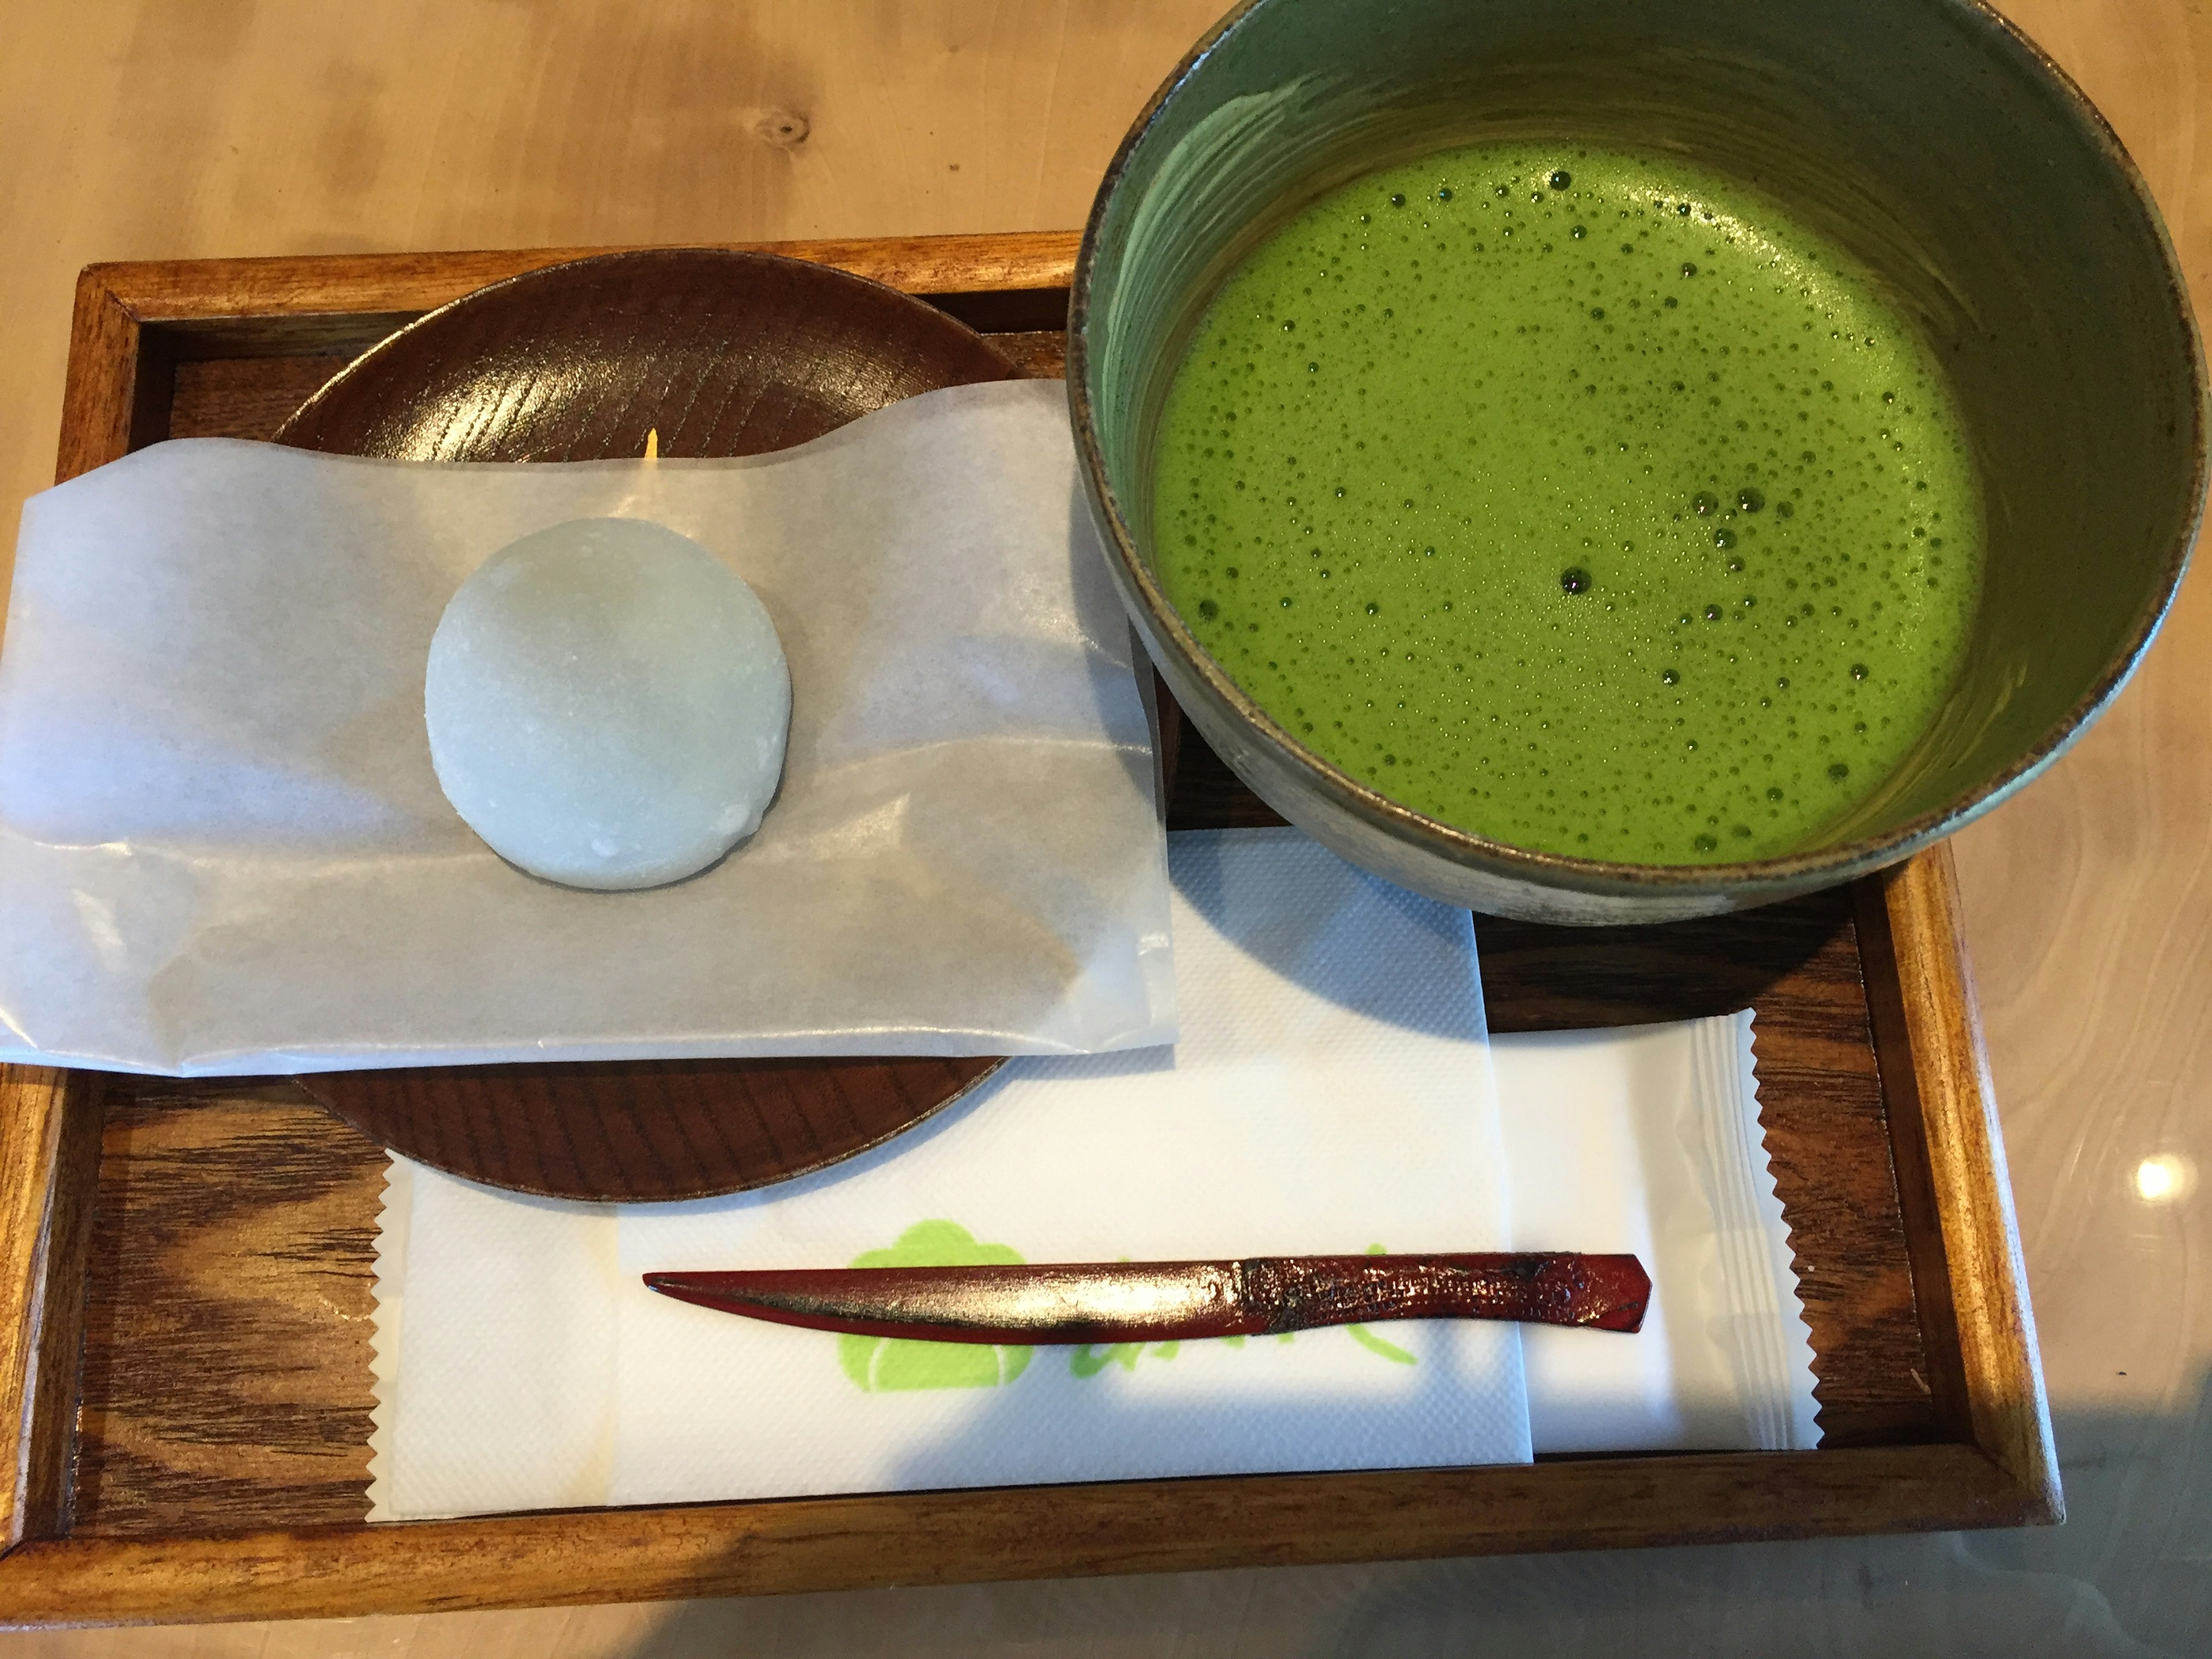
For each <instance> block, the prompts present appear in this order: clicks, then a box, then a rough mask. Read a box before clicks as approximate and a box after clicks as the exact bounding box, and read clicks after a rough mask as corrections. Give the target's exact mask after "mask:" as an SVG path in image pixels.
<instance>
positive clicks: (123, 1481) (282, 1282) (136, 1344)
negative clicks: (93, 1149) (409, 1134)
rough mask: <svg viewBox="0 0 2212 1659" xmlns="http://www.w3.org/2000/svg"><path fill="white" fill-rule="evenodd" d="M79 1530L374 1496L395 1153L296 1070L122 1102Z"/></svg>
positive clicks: (94, 1276) (155, 1087)
mask: <svg viewBox="0 0 2212 1659" xmlns="http://www.w3.org/2000/svg"><path fill="white" fill-rule="evenodd" d="M101 1151H102V1155H101V1158H100V1174H99V1183H100V1184H99V1200H98V1209H97V1212H96V1214H95V1218H94V1228H93V1244H92V1268H91V1272H90V1273H89V1275H88V1279H89V1294H88V1298H87V1305H86V1310H85V1321H84V1322H85V1349H84V1370H83V1380H82V1405H81V1409H80V1413H79V1416H78V1421H77V1431H78V1438H79V1449H78V1453H77V1461H76V1517H75V1530H76V1533H77V1534H80V1535H82V1534H87V1533H94V1532H100V1531H132V1532H137V1533H141V1534H147V1533H164V1532H198V1531H203V1530H206V1529H209V1528H212V1527H222V1526H229V1527H241V1526H251V1525H253V1524H255V1523H256V1522H255V1520H254V1513H253V1512H254V1510H255V1508H256V1506H257V1505H258V1504H267V1503H272V1502H273V1503H274V1504H276V1508H275V1509H274V1510H270V1511H269V1512H267V1518H268V1519H269V1520H271V1521H276V1520H281V1521H283V1522H288V1523H292V1524H312V1523H313V1522H318V1521H339V1520H346V1521H358V1520H360V1519H361V1518H362V1516H364V1515H366V1514H367V1512H368V1507H367V1502H366V1499H365V1498H364V1493H365V1492H366V1490H367V1483H368V1432H369V1421H368V1413H369V1409H370V1407H371V1406H372V1405H373V1404H374V1400H373V1398H372V1396H371V1394H370V1389H369V1370H368V1367H369V1348H368V1339H369V1314H370V1311H371V1307H372V1302H371V1297H370V1276H371V1273H372V1270H373V1267H374V1258H375V1244H376V1216H377V1210H378V1207H379V1206H380V1203H381V1201H382V1197H383V1191H384V1167H385V1158H384V1152H383V1149H382V1148H380V1146H377V1145H376V1144H375V1143H374V1141H371V1140H368V1139H366V1138H364V1137H363V1136H362V1135H360V1134H357V1133H355V1132H354V1131H353V1130H351V1129H349V1128H347V1127H345V1126H344V1125H343V1124H342V1123H339V1122H338V1121H337V1120H336V1119H334V1118H332V1117H331V1115H329V1114H328V1113H327V1112H325V1111H324V1110H323V1109H322V1108H320V1107H319V1106H318V1105H316V1104H315V1103H313V1101H311V1100H309V1099H307V1097H305V1096H304V1095H303V1094H301V1092H300V1091H298V1090H297V1089H296V1088H295V1087H293V1086H292V1085H288V1084H278V1085H260V1086H256V1085H254V1084H252V1082H251V1081H250V1080H234V1081H232V1082H230V1083H228V1084H226V1085H222V1086H221V1087H219V1088H213V1089H210V1088H204V1087H197V1086H193V1085H161V1084H156V1083H143V1082H142V1083H135V1084H132V1085H127V1087H125V1088H118V1090H117V1091H116V1092H115V1093H114V1094H113V1095H112V1096H111V1098H110V1100H109V1103H108V1109H107V1117H106V1134H105V1137H104V1142H103V1146H102V1149H101Z"/></svg>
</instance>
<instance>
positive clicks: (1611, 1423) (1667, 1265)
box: [1491, 1012, 1820, 1452]
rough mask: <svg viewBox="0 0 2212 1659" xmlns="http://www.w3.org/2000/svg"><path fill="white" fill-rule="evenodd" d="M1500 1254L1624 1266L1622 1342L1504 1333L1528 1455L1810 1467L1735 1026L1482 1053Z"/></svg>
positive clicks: (1761, 1160) (1547, 1332)
mask: <svg viewBox="0 0 2212 1659" xmlns="http://www.w3.org/2000/svg"><path fill="white" fill-rule="evenodd" d="M1491 1056H1492V1060H1493V1062H1494V1063H1495V1065H1496V1067H1497V1073H1498V1101H1499V1109H1500V1113H1501V1116H1502V1119H1503V1121H1504V1131H1505V1154H1506V1162H1507V1164H1508V1166H1509V1167H1510V1170H1511V1172H1512V1194H1513V1239H1514V1244H1515V1247H1516V1249H1523V1250H1567V1249H1574V1250H1626V1251H1631V1252H1632V1253H1634V1254H1635V1255H1637V1256H1638V1257H1640V1258H1641V1259H1642V1261H1643V1262H1644V1267H1645V1268H1646V1269H1647V1270H1648V1271H1649V1272H1650V1274H1651V1279H1652V1292H1651V1310H1650V1313H1649V1314H1648V1315H1647V1316H1645V1319H1644V1329H1643V1330H1642V1331H1641V1332H1640V1333H1638V1335H1637V1338H1636V1340H1634V1341H1632V1342H1587V1341H1577V1340H1576V1339H1577V1337H1579V1336H1581V1335H1582V1333H1581V1332H1578V1331H1561V1330H1554V1329H1547V1328H1545V1327H1542V1326H1537V1325H1532V1326H1529V1327H1528V1328H1525V1329H1524V1330H1523V1331H1522V1354H1523V1356H1524V1357H1525V1361H1526V1364H1527V1369H1528V1417H1529V1434H1530V1437H1531V1438H1532V1439H1533V1441H1534V1445H1535V1448H1536V1449H1537V1450H1538V1451H1540V1452H1595V1451H1630V1450H1635V1451H1658V1450H1668V1451H1809V1450H1811V1449H1813V1448H1814V1447H1815V1446H1817V1445H1819V1444H1820V1428H1819V1425H1817V1424H1816V1423H1815V1421H1814V1414H1815V1412H1816V1411H1817V1404H1816V1402H1815V1401H1814V1398H1813V1348H1812V1341H1811V1337H1810V1334H1809V1333H1808V1331H1807V1330H1806V1328H1805V1321H1804V1316H1803V1312H1802V1310H1801V1308H1800V1306H1799V1304H1798V1300H1797V1277H1796V1270H1795V1269H1794V1268H1793V1267H1792V1266H1791V1260H1790V1243H1789V1233H1788V1230H1787V1229H1786V1228H1785V1227H1784V1225H1783V1218H1782V1206H1781V1203H1780V1201H1779V1200H1778V1199H1777V1198H1776V1197H1775V1195H1774V1176H1773V1175H1772V1173H1771V1170H1769V1168H1768V1164H1767V1158H1766V1151H1765V1139H1764V1133H1763V1131H1762V1130H1761V1129H1760V1127H1759V1087H1758V1078H1757V1073H1755V1072H1754V1070H1753V1059H1752V1020H1751V1015H1750V1014H1749V1012H1744V1013H1740V1014H1733V1015H1729V1016H1724V1017H1723V1018H1717V1019H1692V1020H1683V1021H1680V1022H1678V1023H1675V1024H1667V1025H1631V1026H1624V1027H1621V1028H1620V1029H1618V1030H1609V1031H1545V1032H1536V1033H1519V1032H1516V1033H1515V1034H1514V1035H1512V1036H1501V1037H1496V1038H1493V1039H1492V1042H1491Z"/></svg>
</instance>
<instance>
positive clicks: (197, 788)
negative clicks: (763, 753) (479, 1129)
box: [0, 381, 1175, 1074]
mask: <svg viewBox="0 0 2212 1659" xmlns="http://www.w3.org/2000/svg"><path fill="white" fill-rule="evenodd" d="M598 515H614V516H635V517H645V518H651V519H654V520H659V521H660V522H662V523H665V524H667V525H669V526H672V527H674V528H675V529H678V530H679V531H682V532H684V533H685V534H686V535H689V536H690V537H692V538H694V539H695V540H697V541H699V542H701V543H702V544H705V545H706V546H707V547H708V548H709V549H711V550H714V552H716V553H717V554H719V555H720V556H722V557H724V558H725V559H726V560H727V561H728V562H730V564H731V565H732V567H733V568H736V569H737V571H738V574H741V575H743V576H744V578H745V579H746V580H748V581H749V582H750V584H751V585H752V586H753V588H754V590H755V591H756V592H757V593H758V594H759V595H760V596H761V598H762V599H763V601H764V602H765V603H766V605H767V606H768V608H769V613H770V614H771V615H772V616H773V617H774V618H775V623H776V627H777V629H778V630H779V632H780V633H781V636H782V641H783V646H784V649H785V651H786V653H787V655H788V657H789V659H790V663H791V672H792V679H793V723H792V731H791V741H790V748H789V751H788V761H787V767H786V770H785V774H784V780H783V786H782V792H781V795H780V797H779V798H778V800H777V803H776V805H775V806H774V807H773V808H771V810H770V811H769V815H768V817H767V820H766V822H765V823H764V824H763V827H762V829H761V831H760V833H759V834H758V835H757V836H756V837H755V838H754V839H753V840H752V841H751V842H749V843H747V844H746V845H745V846H744V847H742V848H739V849H738V852H737V853H736V854H733V855H732V857H730V858H729V859H727V860H725V861H724V862H723V863H722V864H720V866H716V867H715V868H714V869H712V870H709V871H708V872H704V873H702V874H701V875H699V876H697V877H696V878H692V879H691V880H690V881H687V882H684V883H680V884H677V885H675V886H672V887H666V888H661V889H658V890H653V891H651V892H644V893H627V894H606V893H585V892H577V891H574V890H568V889H564V888H560V887H555V886H552V885H550V884H546V883H544V882H540V881H537V880H534V879H532V878H529V877H526V876H525V875H523V874H521V873H520V872H518V871H516V870H513V869H512V868H510V867H509V866H507V865H505V864H503V863H502V862H501V860H499V859H498V858H497V857H496V856H495V854H492V853H491V851H490V850H489V848H486V847H485V846H484V845H483V843H482V842H479V841H477V838H476V837H475V836H473V835H472V834H471V832H470V831H469V830H468V829H467V828H466V827H465V825H464V824H463V823H461V821H460V819H459V817H457V816H456V815H455V814H454V812H453V810H452V808H451V807H450V806H448V805H447V802H446V799H445V797H444V796H443V795H442V794H441V793H440V791H439V788H438V784H437V780H436V778H435V775H434V774H433V773H432V771H431V768H430V760H429V750H428V741H427V739H426V738H425V736H424V733H423V726H422V673H423V665H424V660H425V658H426V655H427V653H428V647H429V642H430V636H431V633H432V631H433V629H435V627H436V625H437V622H438V618H439V616H440V614H441V611H442V610H443V608H444V606H445V604H446V602H447V599H448V598H449V597H450V596H451V595H452V593H453V590H454V588H455V587H456V586H458V585H459V583H460V581H461V580H462V578H463V577H465V575H467V574H468V573H469V572H470V571H471V570H472V569H473V568H475V567H476V565H477V563H479V562H481V561H482V560H483V559H484V558H485V557H486V556H489V555H490V554H491V553H493V552H494V551H495V550H497V549H499V548H500V547H501V546H502V545H504V544H506V543H507V542H509V541H511V540H513V539H514V538H516V537H518V536H520V535H523V534H526V533H527V532H531V531H533V530H538V529H541V528H543V527H544V526H548V525H551V524H556V523H559V522H561V521H562V520H568V519H574V518H582V517H591V516H598ZM1174 1032H1175V1021H1174V976H1173V972H1172V968H1171V961H1170V947H1169V938H1168V915H1167V896H1166V879H1165V874H1164V854H1163V850H1162V837H1161V835H1160V831H1159V829H1158V818H1157V813H1156V809H1155V803H1154V787H1153V760H1152V751H1151V747H1150V738H1149V735H1148V732H1147V728H1146V714H1145V711H1144V708H1143V706H1142V703H1141V702H1140V699H1139V694H1138V690H1137V686H1136V682H1135V679H1134V676H1133V651H1132V645H1131V641H1130V635H1129V631H1128V627H1127V621H1126V619H1125V617H1123V614H1122V612H1121V606H1120V605H1119V604H1118V603H1117V601H1116V600H1115V596H1114V593H1113V592H1112V589H1111V587H1110V586H1109V581H1108V579H1107V576H1106V573H1105V568H1104V561H1103V558H1102V557H1101V556H1100V555H1099V553H1098V550H1097V546H1096V544H1095V542H1094V541H1093V539H1092V532H1091V527H1090V517H1089V514H1088V513H1087V511H1086V510H1085V507H1084V505H1083V503H1082V501H1081V500H1080V493H1079V489H1078V486H1077V483H1076V477H1075V470H1074V459H1073V450H1072V447H1071V445H1070V442H1069V438H1068V430H1067V416H1066V403H1065V398H1064V397H1063V395H1062V393H1061V391H1060V387H1059V386H1058V385H1057V383H1043V382H1036V381H1018V382H1010V383H1006V384H1002V385H995V386H967V387H959V388H956V389H953V390H951V391H946V392H933V393H930V394H928V395H927V396H924V397H921V398H914V399H911V400H910V401H908V402H906V403H903V404H897V405H895V406H894V407H892V408H890V409H888V410H883V411H881V412H879V413H878V414H875V415H872V416H867V417H866V418H865V419H863V420H860V421H858V422H854V424H853V425H851V426H848V427H847V428H843V429H842V430H841V431H839V432H836V433H833V434H831V435H829V436H828V437H825V438H823V439H820V440H818V441H816V442H814V443H812V444H810V445H807V446H805V447H803V448H800V449H797V450H793V451H789V452H787V453H783V454H780V455H775V456H764V457H760V458H757V459H750V460H741V461H685V462H665V463H662V464H660V465H658V466H656V467H653V468H646V467H644V466H642V465H638V464H632V463H611V462H609V463H600V462H594V463H586V464H580V465H532V466H511V465H510V466H502V465H477V466H470V465H424V464H416V463H409V462H385V461H365V460H356V459H345V458H339V457H331V456H322V455H311V454H302V453H297V452H295V451H291V450H286V449H280V448H276V447H273V446H270V445H266V444H250V443H240V442H234V441H226V440H198V441H186V442H180V443H170V444H161V445H156V446H155V447H153V448H151V449H149V450H146V451H143V452H142V453H138V454H136V455H133V456H131V457H128V458H126V459H124V460H122V461H118V462H117V463H115V464H114V465H111V466H107V467H103V468H101V469H100V470H99V471H95V472H94V473H91V474H89V475H88V476H87V477H82V478H80V479H77V480H75V481H73V482H72V483H67V484H64V485H62V486H60V487H59V488H58V489H52V490H50V491H48V492H46V494H45V495H40V496H37V497H34V498H33V500H32V501H30V502H29V503H28V504H27V506H26V507H25V509H24V515H23V527H22V532H21V539H20V541H19V544H18V549H17V554H16V565H15V591H14V597H13V600H12V603H11V607H10V610H9V620H8V633H7V638H6V649H5V653H4V656H0V1057H4V1058H6V1059H9V1060H31V1061H59V1062H65V1063H68V1064H73V1065H86V1066H108V1067H113V1068H119V1069H127V1070H144V1071H152V1072H167V1073H185V1074H196V1073H227V1072H234V1073H250V1072H281V1071H299V1070H319V1069H329V1068H333V1067H346V1066H397V1065H409V1064H422V1063H432V1062H451V1061H462V1060H526V1059H583V1058H598V1059H614V1058H623V1057H637V1056H646V1055H668V1056H676V1055H702V1056H703V1055H729V1054H887V1053H908V1054H913V1053H920V1054H999V1053H1008V1052H1012V1053H1063V1054H1064V1053H1086V1052H1094V1051H1099V1050H1105V1049H1112V1048H1121V1047H1127V1046H1138V1045H1145V1044H1154V1043H1159V1042H1166V1041H1169V1040H1170V1039H1171V1038H1172V1037H1173V1036H1174Z"/></svg>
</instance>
